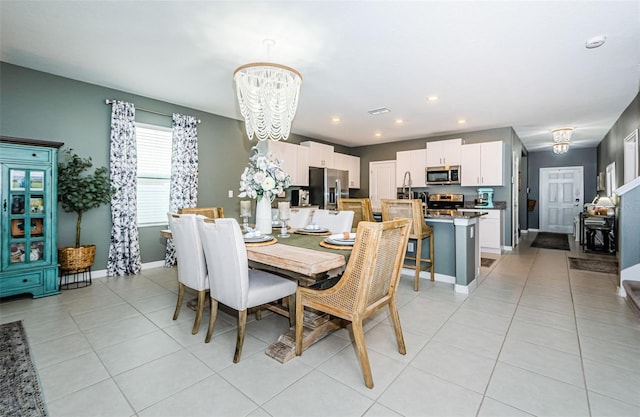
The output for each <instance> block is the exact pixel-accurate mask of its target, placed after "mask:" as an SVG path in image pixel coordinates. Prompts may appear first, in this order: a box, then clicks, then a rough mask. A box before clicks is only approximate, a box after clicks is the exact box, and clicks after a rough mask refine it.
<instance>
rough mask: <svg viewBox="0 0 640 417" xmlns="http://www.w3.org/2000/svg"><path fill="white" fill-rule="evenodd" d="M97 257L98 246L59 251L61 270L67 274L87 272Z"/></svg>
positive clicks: (84, 246)
mask: <svg viewBox="0 0 640 417" xmlns="http://www.w3.org/2000/svg"><path fill="white" fill-rule="evenodd" d="M95 257H96V245H82V246H80V247H79V248H76V247H73V246H70V247H66V248H60V249H58V263H59V264H60V269H61V270H62V271H64V272H67V273H75V272H79V271H83V270H86V269H87V268H89V267H91V265H93V261H94V259H95Z"/></svg>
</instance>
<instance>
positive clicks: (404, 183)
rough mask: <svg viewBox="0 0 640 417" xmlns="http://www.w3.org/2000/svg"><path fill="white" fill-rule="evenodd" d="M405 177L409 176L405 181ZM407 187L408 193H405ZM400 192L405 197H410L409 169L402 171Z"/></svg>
mask: <svg viewBox="0 0 640 417" xmlns="http://www.w3.org/2000/svg"><path fill="white" fill-rule="evenodd" d="M407 177H409V181H407ZM407 188H409V194H407ZM402 194H404V196H405V197H407V196H408V197H409V198H411V197H412V196H411V172H410V171H405V172H404V178H403V179H402Z"/></svg>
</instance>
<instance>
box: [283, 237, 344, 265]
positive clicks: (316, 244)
mask: <svg viewBox="0 0 640 417" xmlns="http://www.w3.org/2000/svg"><path fill="white" fill-rule="evenodd" d="M274 235H275V234H274ZM276 237H277V238H278V243H281V244H283V245H290V246H296V247H299V248H306V249H313V250H319V251H324V252H329V253H337V254H339V255H342V256H344V261H345V264H346V263H348V262H349V256H351V251H349V250H339V249H330V248H324V247H322V246H320V242H322V241H323V240H324V239H326V236H313V235H306V234H305V235H301V234H297V233H289V237H288V238H283V237H281V236H277V235H276Z"/></svg>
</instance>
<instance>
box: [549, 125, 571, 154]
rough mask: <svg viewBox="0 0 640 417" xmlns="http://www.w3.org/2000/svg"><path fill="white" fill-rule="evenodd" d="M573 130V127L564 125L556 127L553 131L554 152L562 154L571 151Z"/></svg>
mask: <svg viewBox="0 0 640 417" xmlns="http://www.w3.org/2000/svg"><path fill="white" fill-rule="evenodd" d="M572 132H573V129H572V128H570V127H563V128H561V129H554V130H552V131H551V133H552V134H553V153H555V154H556V155H562V154H563V153H567V152H568V151H569V144H570V143H571V133H572Z"/></svg>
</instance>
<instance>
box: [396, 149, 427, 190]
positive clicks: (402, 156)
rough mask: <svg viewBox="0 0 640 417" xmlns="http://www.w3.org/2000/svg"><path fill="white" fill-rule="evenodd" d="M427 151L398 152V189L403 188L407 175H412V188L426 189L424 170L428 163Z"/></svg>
mask: <svg viewBox="0 0 640 417" xmlns="http://www.w3.org/2000/svg"><path fill="white" fill-rule="evenodd" d="M426 159H427V150H426V149H416V150H413V151H399V152H396V187H398V188H401V187H402V186H403V182H404V176H405V173H406V172H407V171H408V172H409V173H410V174H411V187H413V188H415V187H424V186H425V183H424V168H425V166H426V165H425V164H426V162H427V160H426Z"/></svg>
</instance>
